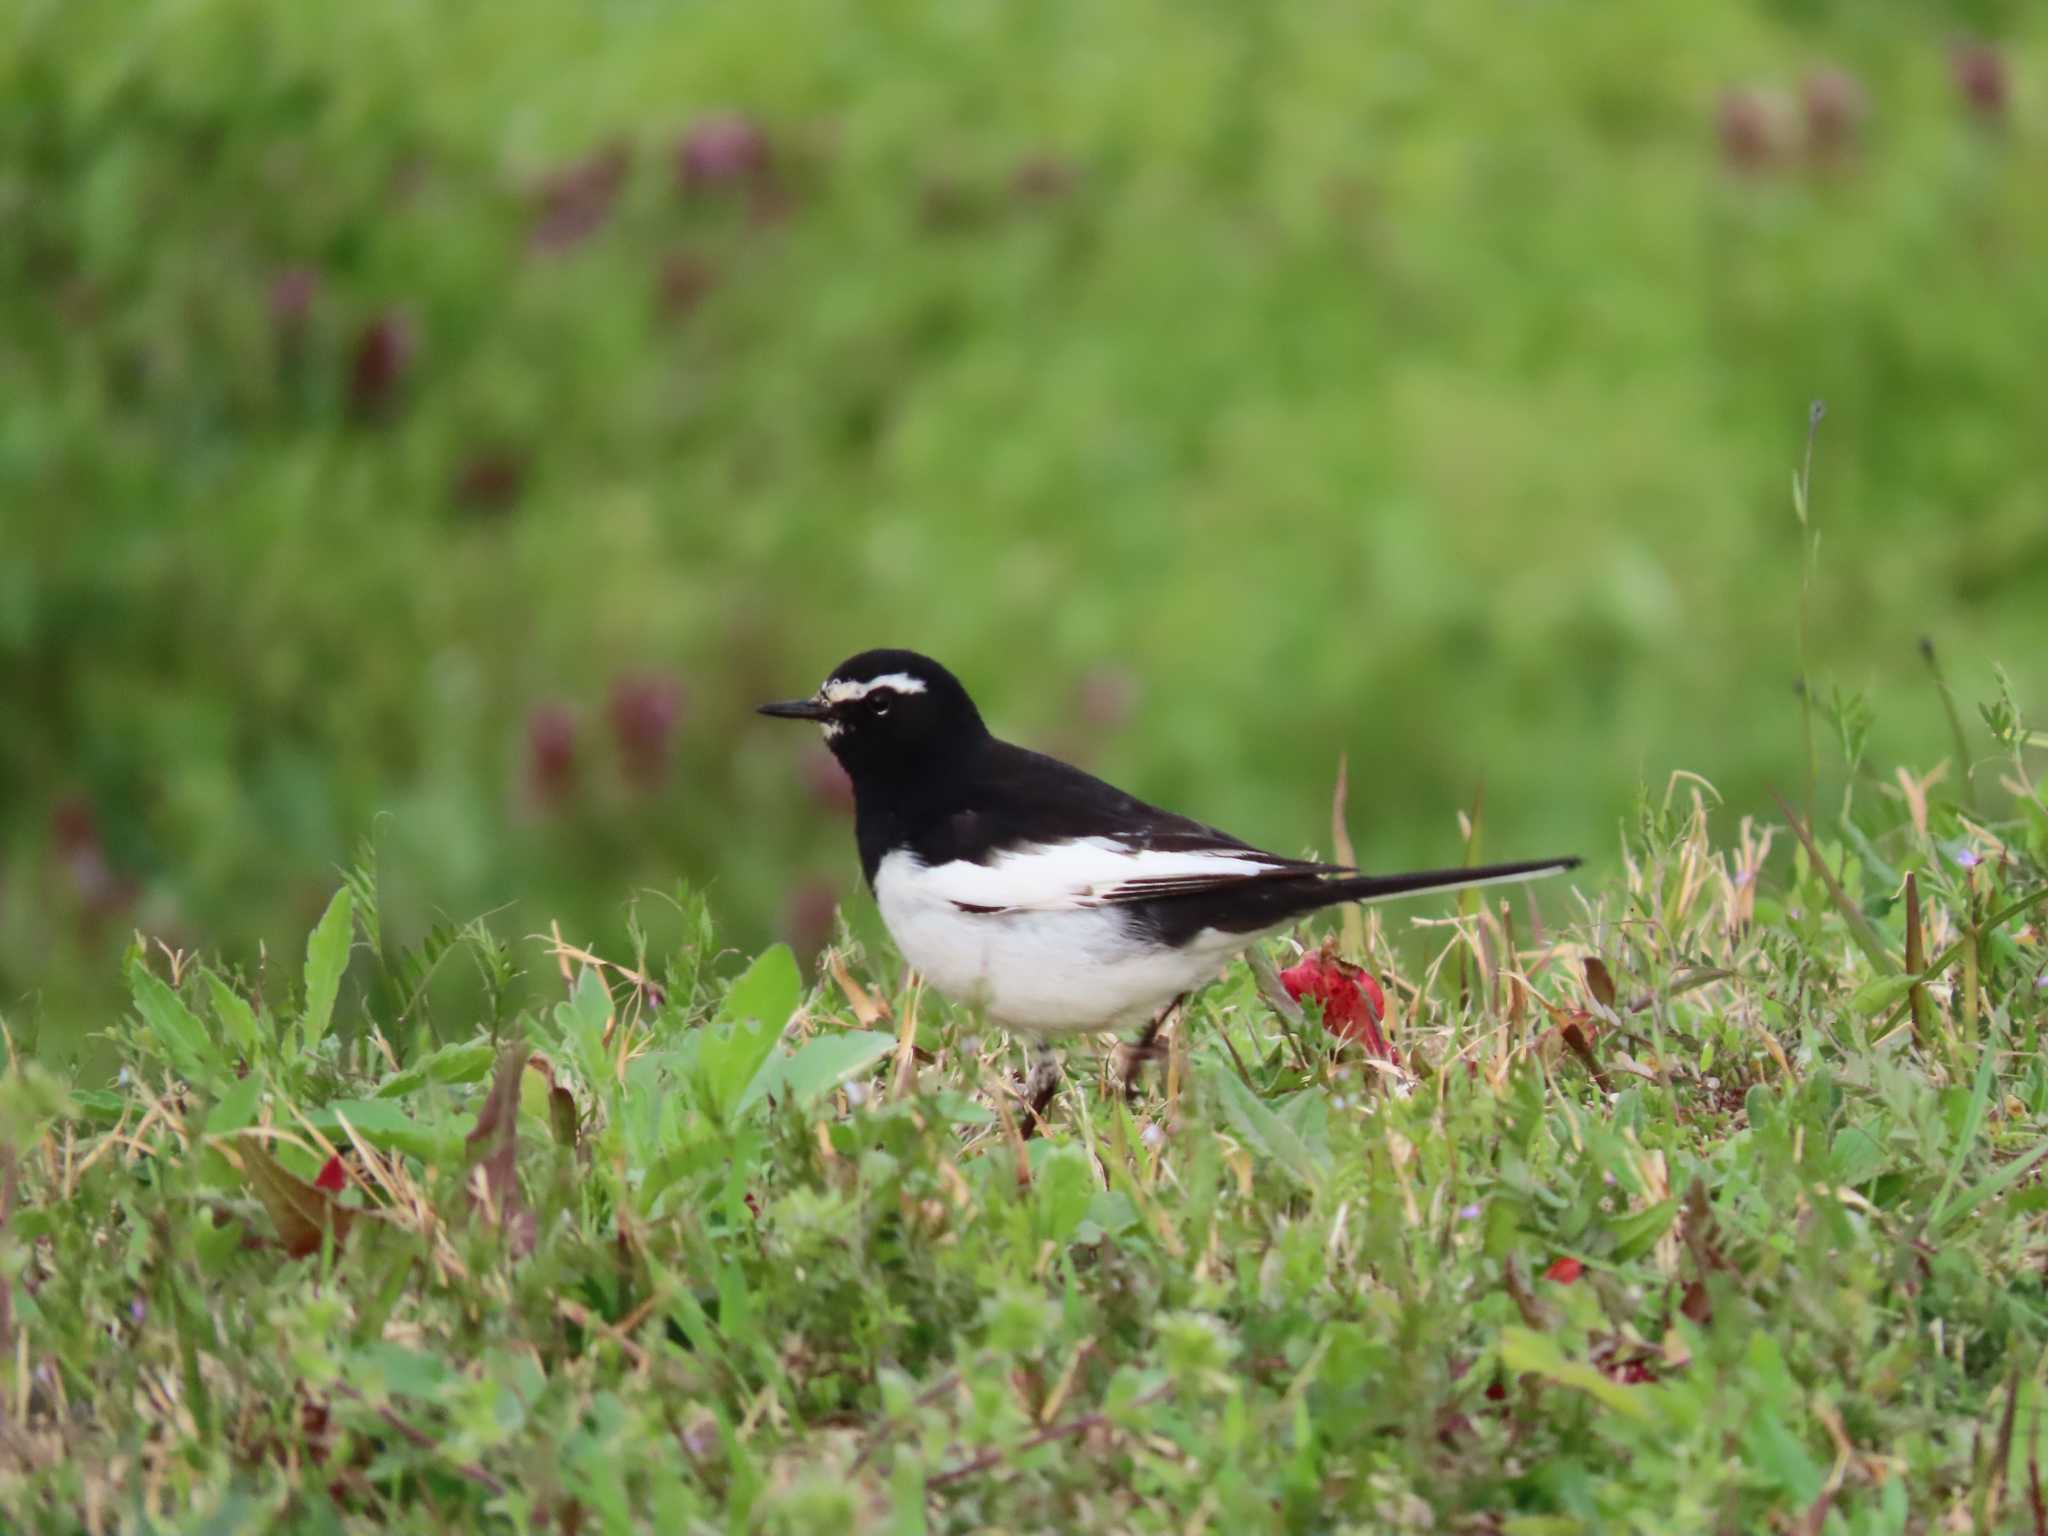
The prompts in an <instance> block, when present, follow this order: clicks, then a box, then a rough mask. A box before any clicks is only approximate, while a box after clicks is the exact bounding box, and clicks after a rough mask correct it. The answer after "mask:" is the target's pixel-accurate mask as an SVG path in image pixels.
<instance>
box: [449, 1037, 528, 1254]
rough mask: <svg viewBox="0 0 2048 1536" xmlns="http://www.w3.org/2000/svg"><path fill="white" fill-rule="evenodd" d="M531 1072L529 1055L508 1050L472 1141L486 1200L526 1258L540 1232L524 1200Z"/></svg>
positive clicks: (512, 1048)
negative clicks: (524, 1128) (524, 1120)
mask: <svg viewBox="0 0 2048 1536" xmlns="http://www.w3.org/2000/svg"><path fill="white" fill-rule="evenodd" d="M525 1070H526V1052H525V1051H524V1050H522V1049H521V1048H520V1047H518V1046H516V1045H515V1046H508V1047H507V1048H506V1049H505V1051H504V1052H503V1053H502V1054H501V1055H500V1056H499V1057H498V1072H497V1076H496V1077H494V1078H492V1080H491V1091H490V1092H489V1093H488V1094H486V1095H485V1096H484V1107H483V1108H482V1109H481V1110H480V1111H479V1112H478V1113H477V1117H476V1128H475V1129H474V1130H472V1131H471V1132H470V1133H469V1135H468V1137H467V1138H466V1144H467V1146H468V1148H469V1155H470V1158H471V1160H472V1161H473V1162H474V1163H475V1164H476V1165H477V1166H478V1167H480V1168H481V1169H482V1170H483V1186H484V1196H485V1200H487V1201H488V1202H489V1204H490V1205H491V1206H494V1207H496V1210H497V1216H498V1220H499V1222H500V1223H501V1224H502V1225H503V1227H504V1229H505V1232H506V1234H507V1239H508V1241H509V1242H510V1244H511V1248H512V1252H513V1253H514V1254H516V1255H519V1256H522V1257H523V1256H524V1255H526V1254H528V1253H531V1252H532V1251H533V1244H534V1238H535V1236H536V1235H537V1231H538V1227H537V1223H536V1221H535V1218H534V1214H533V1212H532V1211H530V1210H528V1209H527V1207H526V1203H525V1202H524V1201H523V1200H521V1199H520V1197H519V1079H520V1074H521V1073H523V1072H524V1071H525ZM478 1203H479V1204H481V1203H483V1202H478Z"/></svg>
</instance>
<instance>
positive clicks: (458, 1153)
mask: <svg viewBox="0 0 2048 1536" xmlns="http://www.w3.org/2000/svg"><path fill="white" fill-rule="evenodd" d="M344 1117H346V1118H347V1120H348V1123H349V1125H350V1126H351V1127H353V1128H354V1130H355V1133H356V1134H357V1135H358V1136H360V1137H362V1138H363V1140H364V1141H366V1142H368V1143H369V1144H370V1145H371V1146H373V1147H375V1148H377V1150H378V1151H380V1152H403V1153H405V1154H406V1155H407V1156H408V1157H416V1158H418V1159H419V1160H420V1161H421V1162H425V1163H436V1164H439V1165H441V1166H443V1167H449V1166H453V1165H456V1164H459V1163H460V1162H461V1161H462V1155H463V1153H462V1137H463V1130H462V1127H461V1126H459V1125H457V1124H456V1123H455V1122H454V1121H453V1120H443V1121H421V1120H417V1119H415V1118H414V1117H413V1116H411V1115H409V1114H407V1113H406V1111H405V1109H404V1108H403V1107H402V1106H401V1105H399V1104H397V1103H395V1102H394V1101H392V1100H390V1099H345V1100H341V1101H339V1102H337V1103H333V1104H327V1105H323V1106H322V1107H321V1108H319V1109H314V1110H308V1111H307V1112H306V1122H307V1124H309V1125H311V1126H312V1127H313V1128H314V1129H315V1130H317V1131H319V1132H320V1134H321V1135H323V1136H325V1137H326V1138H327V1139H328V1140H329V1141H332V1142H333V1143H334V1144H335V1145H336V1146H344V1145H346V1144H347V1141H348V1132H347V1131H344V1130H343V1129H342V1127H341V1122H342V1119H343V1118H344Z"/></svg>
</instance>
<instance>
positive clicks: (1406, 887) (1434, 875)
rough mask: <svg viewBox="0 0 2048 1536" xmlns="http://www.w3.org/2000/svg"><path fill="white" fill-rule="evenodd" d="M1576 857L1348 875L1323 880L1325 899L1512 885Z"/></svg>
mask: <svg viewBox="0 0 2048 1536" xmlns="http://www.w3.org/2000/svg"><path fill="white" fill-rule="evenodd" d="M1578 867H1579V861H1578V860H1577V859H1575V858H1574V859H1534V860H1531V861H1530V862H1528V863H1525V864H1479V865H1474V866H1472V867H1471V868H1468V869H1429V870H1422V871H1420V872H1418V873H1416V874H1411V875H1347V876H1345V877H1344V878H1342V879H1337V880H1325V881H1324V882H1323V883H1322V888H1323V892H1324V895H1325V899H1326V900H1327V901H1331V902H1338V901H1391V900H1392V899H1393V898H1394V897H1396V896H1412V895H1414V894H1415V893H1416V892H1418V891H1456V890H1462V889H1464V888H1465V887H1466V886H1472V885H1512V884H1518V883H1520V882H1521V881H1524V880H1541V879H1543V878H1544V877H1545V876H1546V875H1561V874H1563V873H1564V872H1565V871H1566V870H1568V869H1577V868H1578Z"/></svg>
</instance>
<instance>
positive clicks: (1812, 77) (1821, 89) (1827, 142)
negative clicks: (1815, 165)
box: [1799, 68, 1870, 160]
mask: <svg viewBox="0 0 2048 1536" xmlns="http://www.w3.org/2000/svg"><path fill="white" fill-rule="evenodd" d="M1799 100H1800V106H1801V107H1802V108H1803V109H1804V111H1805V114H1806V147H1807V151H1808V152H1809V153H1810V154H1812V155H1813V156H1815V157H1816V158H1818V159H1822V160H1837V159H1840V158H1841V157H1843V156H1844V155H1847V154H1848V153H1850V152H1851V151H1852V150H1854V149H1855V148H1856V141H1857V139H1858V137H1859V136H1860V135H1861V133H1862V131H1863V120H1864V118H1865V117H1867V116H1868V115H1869V112H1870V101H1869V98H1868V97H1867V96H1866V95H1865V94H1864V91H1863V84H1862V82H1861V81H1859V80H1858V79H1857V78H1856V77H1855V76H1854V75H1852V74H1850V73H1849V72H1848V71H1847V70H1843V69H1833V68H1828V69H1816V70H1813V71H1812V72H1810V73H1809V74H1808V75H1807V76H1806V78H1805V79H1804V80H1802V81H1801V82H1800V84H1799Z"/></svg>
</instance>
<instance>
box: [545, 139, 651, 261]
mask: <svg viewBox="0 0 2048 1536" xmlns="http://www.w3.org/2000/svg"><path fill="white" fill-rule="evenodd" d="M632 164H633V147H632V145H630V144H628V143H627V142H626V141H625V140H623V139H615V140H613V141H612V142H611V143H609V144H607V145H605V146H604V147H603V148H601V149H597V150H593V151H592V152H591V153H590V154H588V155H585V156H584V157H583V158H582V159H581V160H578V161H576V162H574V163H573V164H570V165H566V166H564V167H562V169H560V170H558V171H555V172H554V173H552V174H551V175H549V176H548V177H546V178H545V179H544V180H543V181H542V182H541V184H540V188H539V202H540V213H539V216H538V217H537V218H536V219H535V220H534V225H533V246H534V249H535V250H538V251H566V250H568V249H570V248H571V247H572V246H577V245H581V244H582V243H583V242H584V241H585V240H588V239H589V238H590V237H591V236H592V235H594V234H596V233H597V232H598V231H599V230H600V229H602V228H603V227H604V223H605V220H606V219H608V218H609V217H611V211H612V204H613V203H614V202H616V201H617V199H618V195H619V189H620V188H622V187H623V186H625V184H626V172H627V171H628V170H630V169H631V168H632Z"/></svg>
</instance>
